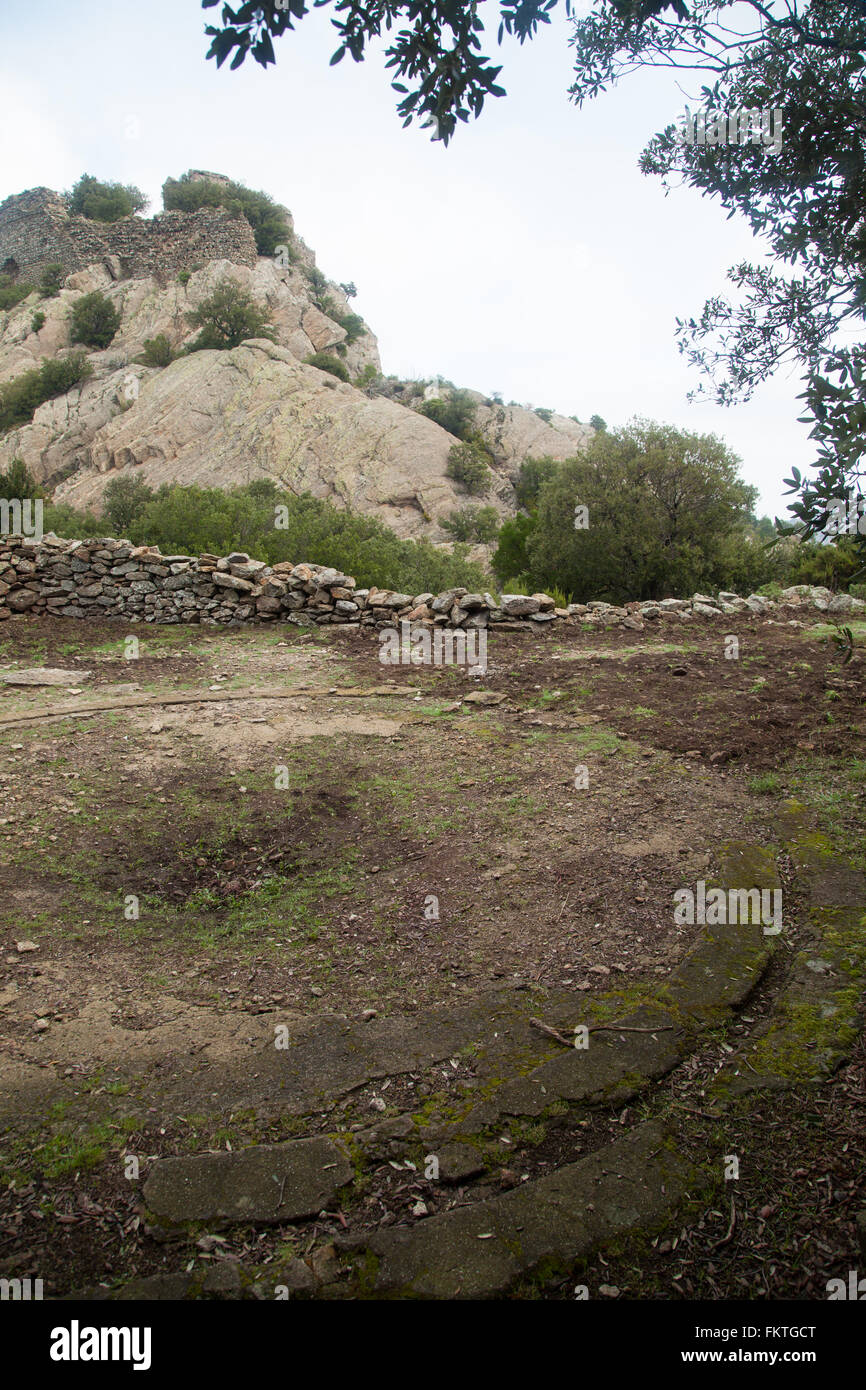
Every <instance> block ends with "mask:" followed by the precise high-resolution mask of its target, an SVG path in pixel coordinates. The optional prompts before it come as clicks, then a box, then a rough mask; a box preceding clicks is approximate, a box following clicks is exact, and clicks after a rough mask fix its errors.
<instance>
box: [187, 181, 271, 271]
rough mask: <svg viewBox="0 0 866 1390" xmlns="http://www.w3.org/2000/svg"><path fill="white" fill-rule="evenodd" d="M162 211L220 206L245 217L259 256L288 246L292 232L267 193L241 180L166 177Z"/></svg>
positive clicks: (190, 210)
mask: <svg viewBox="0 0 866 1390" xmlns="http://www.w3.org/2000/svg"><path fill="white" fill-rule="evenodd" d="M162 203H163V207H164V208H165V210H166V212H169V211H175V210H176V211H180V212H197V211H198V209H199V208H204V207H224V208H227V209H228V210H229V212H233V213H234V215H235V216H236V217H245V218H246V220H247V222H249V224H250V226H251V227H252V229H253V234H254V236H255V239H256V250H257V251H258V253H259V255H260V256H273V255H274V253H275V251H276V249H277V247H278V246H288V247H290V248H291V245H292V241H293V234H292V229H291V226H290V225H289V221H288V219H287V217H286V214H285V212H284V211H283V209H282V208H281V207H279V206H278V204H276V203H275V202H274V200H273V198H270V197H269V196H268V194H267V193H261V192H256V191H255V190H254V189H252V188H247V187H246V186H245V185H244V184H242V183H234V182H230V183H229V184H228V185H227V186H226V187H223V185H222V184H219V183H212V182H211V181H210V180H208V179H191V178H190V176H189V174H183V175H182V176H181V177H180V178H179V179H166V181H165V183H164V184H163V185H162Z"/></svg>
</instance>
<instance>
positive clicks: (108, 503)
mask: <svg viewBox="0 0 866 1390" xmlns="http://www.w3.org/2000/svg"><path fill="white" fill-rule="evenodd" d="M152 500H153V489H152V488H150V487H148V485H147V483H145V482H144V481H143V480H142V479H141V478H137V477H136V476H135V475H134V474H132V473H121V474H120V475H119V476H118V477H117V478H112V480H111V482H110V483H109V484H108V486H107V487H106V489H105V491H104V493H103V494H102V510H103V512H104V515H105V517H106V520H107V521H108V522H109V524H110V526H111V533H112V535H115V536H125V535H126V534H127V532H128V531H129V529H130V527H131V526H132V525H133V523H134V522H136V521H137V520H138V518H139V517H140V516H142V515H143V513H144V511H145V509H146V508H147V505H148V503H149V502H151V501H152Z"/></svg>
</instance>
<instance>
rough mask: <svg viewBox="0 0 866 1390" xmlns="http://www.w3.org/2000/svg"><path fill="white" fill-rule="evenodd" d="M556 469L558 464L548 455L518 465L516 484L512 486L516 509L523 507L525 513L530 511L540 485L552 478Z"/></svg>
mask: <svg viewBox="0 0 866 1390" xmlns="http://www.w3.org/2000/svg"><path fill="white" fill-rule="evenodd" d="M557 468H558V464H556V463H555V462H554V460H553V459H552V458H551V457H550V455H549V454H545V455H544V456H543V457H542V458H537V459H535V458H527V459H524V460H523V462H522V464H521V465H520V472H519V473H518V475H517V482H516V483H515V484H514V494H515V497H516V498H517V505H518V507H525V508H526V510H527V511H532V509H533V507H534V506H535V504H536V502H537V500H538V494H539V491H540V490H541V487H542V485H543V484H544V483H546V482H548V481H549V479H550V478H552V477H553V475H554V473H555V472H556V470H557Z"/></svg>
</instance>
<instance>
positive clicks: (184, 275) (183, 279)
mask: <svg viewBox="0 0 866 1390" xmlns="http://www.w3.org/2000/svg"><path fill="white" fill-rule="evenodd" d="M191 279H192V271H191V270H179V271H178V273H177V282H178V284H179V285H188V284H189V282H190V280H191Z"/></svg>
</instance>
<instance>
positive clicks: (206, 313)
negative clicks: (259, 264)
mask: <svg viewBox="0 0 866 1390" xmlns="http://www.w3.org/2000/svg"><path fill="white" fill-rule="evenodd" d="M269 317H270V316H269V314H268V311H267V309H264V308H262V307H261V305H259V304H257V303H256V301H255V300H254V299H253V297H252V295H251V294H250V293H249V292H248V291H247V290H245V289H242V288H241V286H240V285H239V284H238V283H237V282H236V281H235V280H228V279H226V280H223V281H221V282H220V284H218V285H217V287H216V289H215V290H214V292H213V294H211V295H210V297H209V298H208V299H205V300H203V301H202V303H201V304H200V305H199V307H198V308H197V309H194V310H193V311H192V313H189V314H187V319H188V320H189V322H190V323H191V324H192V326H193V328H200V329H201V332H200V333H199V335H198V337H197V338H196V339H195V341H194V342H192V343H191V344H190V346H189V351H190V352H199V351H201V349H202V348H220V349H226V348H235V347H237V346H238V344H239V343H243V342H245V341H246V339H247V338H273V336H274V330H273V329H272V328H268V327H267V324H268V321H269Z"/></svg>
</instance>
